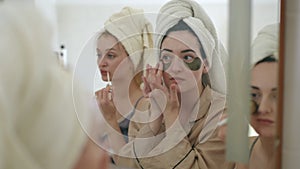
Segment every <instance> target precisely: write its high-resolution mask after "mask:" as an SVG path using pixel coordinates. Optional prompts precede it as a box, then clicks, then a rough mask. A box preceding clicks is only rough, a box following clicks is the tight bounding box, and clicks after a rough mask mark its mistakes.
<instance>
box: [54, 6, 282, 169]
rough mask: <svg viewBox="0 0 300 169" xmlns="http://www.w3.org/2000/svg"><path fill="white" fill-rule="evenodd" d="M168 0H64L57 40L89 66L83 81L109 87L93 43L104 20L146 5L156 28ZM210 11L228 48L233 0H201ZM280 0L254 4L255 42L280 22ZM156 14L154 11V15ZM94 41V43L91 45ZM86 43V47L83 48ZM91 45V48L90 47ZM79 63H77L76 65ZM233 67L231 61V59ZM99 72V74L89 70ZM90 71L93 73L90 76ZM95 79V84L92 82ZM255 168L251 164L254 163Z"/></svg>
mask: <svg viewBox="0 0 300 169" xmlns="http://www.w3.org/2000/svg"><path fill="white" fill-rule="evenodd" d="M166 2H167V1H160V0H153V1H151V3H150V2H141V1H137V0H136V1H122V2H118V3H117V2H114V1H111V2H103V1H100V2H99V1H92V0H90V1H83V0H82V1H80V0H77V1H72V0H61V1H57V2H56V3H55V10H56V16H57V39H58V42H59V43H64V44H65V46H66V48H67V50H68V61H69V64H70V65H71V67H73V68H75V66H78V64H79V62H78V60H77V59H78V58H77V57H78V56H79V54H80V53H84V55H80V58H79V60H80V65H81V66H83V67H89V69H86V70H85V71H82V72H78V73H79V77H80V79H82V80H81V82H82V83H83V84H84V85H85V87H86V88H88V90H89V91H90V93H91V94H93V93H94V91H96V90H98V89H100V88H103V87H105V85H106V83H105V82H103V81H102V80H101V79H100V76H99V75H100V73H99V72H97V65H96V56H95V53H94V52H95V51H94V46H93V42H94V41H92V40H91V39H92V38H93V36H95V33H96V32H97V31H99V30H100V29H101V28H102V27H103V24H104V21H105V20H107V18H109V16H110V15H111V14H113V13H115V12H118V11H120V10H121V8H122V7H124V6H132V7H138V8H143V9H144V11H145V12H146V13H148V15H147V17H148V19H149V20H150V21H151V22H152V23H153V27H155V19H156V16H155V15H154V14H153V13H157V12H158V9H160V7H161V6H162V5H163V4H165V3H166ZM198 2H199V3H200V4H201V6H202V7H203V8H204V9H205V11H206V12H207V13H208V15H209V17H210V18H211V19H212V21H213V22H214V24H215V27H216V30H217V33H218V35H219V38H220V39H221V41H222V42H223V44H224V46H225V48H226V49H228V46H229V44H228V42H229V39H228V37H229V1H226V0H213V1H212V0H207V1H198ZM279 11H280V1H279V0H276V1H274V0H263V1H262V0H255V1H252V6H251V14H252V15H251V17H252V19H251V29H250V30H251V37H250V39H251V42H253V40H254V38H255V37H256V35H257V33H258V32H259V30H260V29H262V28H263V27H264V26H265V25H268V24H272V23H278V22H279V20H280V18H279V16H280V12H279ZM151 13H152V14H151ZM89 43H90V44H89ZM83 46H84V47H83ZM87 46H89V47H87ZM82 57H94V58H93V59H84V58H82ZM76 64H77V65H76ZM229 66H231V65H230V60H229ZM89 72H95V73H92V74H91V73H89ZM87 74H90V75H91V76H87ZM91 81H92V82H93V83H91ZM257 135H258V134H257V133H256V132H255V130H254V129H253V128H250V131H249V137H253V136H254V137H257ZM250 167H251V166H250Z"/></svg>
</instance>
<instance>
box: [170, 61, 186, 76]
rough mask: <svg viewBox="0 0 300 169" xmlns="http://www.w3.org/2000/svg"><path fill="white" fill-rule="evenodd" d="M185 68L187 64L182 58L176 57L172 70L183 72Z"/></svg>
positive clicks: (171, 66)
mask: <svg viewBox="0 0 300 169" xmlns="http://www.w3.org/2000/svg"><path fill="white" fill-rule="evenodd" d="M184 68H185V65H184V63H183V61H182V60H181V59H178V58H174V59H173V61H172V63H171V65H170V70H171V71H172V72H174V73H178V72H181V71H182V70H183V69H184Z"/></svg>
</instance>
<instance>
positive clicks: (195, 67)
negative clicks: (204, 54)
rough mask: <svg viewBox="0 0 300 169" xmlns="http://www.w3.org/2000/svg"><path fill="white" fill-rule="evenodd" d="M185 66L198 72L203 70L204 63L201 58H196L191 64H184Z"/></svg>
mask: <svg viewBox="0 0 300 169" xmlns="http://www.w3.org/2000/svg"><path fill="white" fill-rule="evenodd" d="M184 64H185V65H186V66H187V67H188V68H189V69H191V70H192V71H196V70H199V69H200V68H201V64H202V62H201V59H200V58H199V57H196V58H195V59H194V60H193V61H192V62H190V63H187V62H184Z"/></svg>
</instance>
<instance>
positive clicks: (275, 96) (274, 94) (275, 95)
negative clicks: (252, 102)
mask: <svg viewBox="0 0 300 169" xmlns="http://www.w3.org/2000/svg"><path fill="white" fill-rule="evenodd" d="M277 96H278V94H277V92H274V93H271V98H272V99H273V100H277Z"/></svg>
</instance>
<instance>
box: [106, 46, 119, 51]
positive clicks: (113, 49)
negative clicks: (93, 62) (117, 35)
mask: <svg viewBox="0 0 300 169" xmlns="http://www.w3.org/2000/svg"><path fill="white" fill-rule="evenodd" d="M111 50H112V51H117V50H116V49H115V48H114V47H113V48H109V49H106V50H105V51H111Z"/></svg>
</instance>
